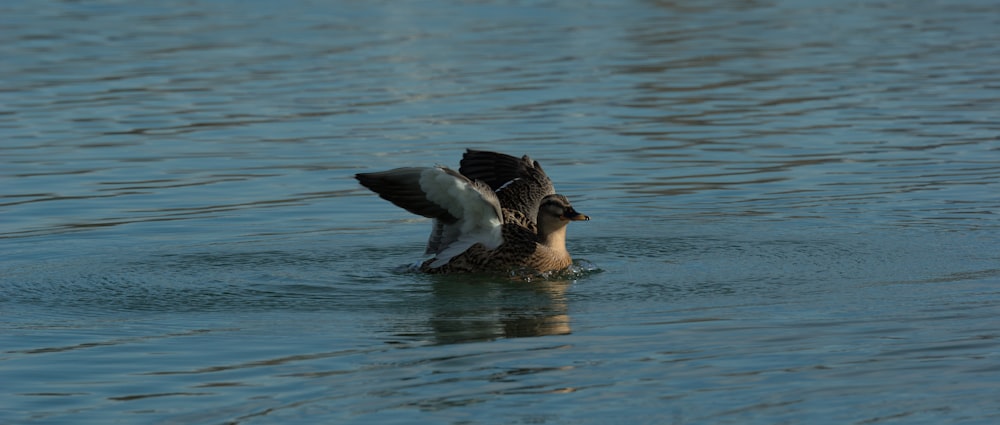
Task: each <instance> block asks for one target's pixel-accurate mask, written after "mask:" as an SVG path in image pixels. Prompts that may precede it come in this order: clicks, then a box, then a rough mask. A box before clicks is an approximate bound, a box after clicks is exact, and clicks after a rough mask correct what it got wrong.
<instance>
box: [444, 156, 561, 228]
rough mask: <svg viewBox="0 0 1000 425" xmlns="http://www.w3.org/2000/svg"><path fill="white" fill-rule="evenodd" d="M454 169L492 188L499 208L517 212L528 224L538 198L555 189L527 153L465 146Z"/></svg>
mask: <svg viewBox="0 0 1000 425" xmlns="http://www.w3.org/2000/svg"><path fill="white" fill-rule="evenodd" d="M458 170H459V172H460V173H462V175H464V176H466V177H468V178H469V179H471V180H479V181H482V182H484V183H486V184H488V185H489V186H490V188H491V189H493V190H494V191H496V194H497V198H498V199H499V200H500V206H501V207H503V208H505V209H509V210H514V211H518V212H520V213H521V214H523V215H524V216H525V217H526V218H527V219H528V220H529V222H530V224H532V225H533V224H535V217H536V216H537V215H538V204H539V203H540V202H541V201H542V198H544V197H546V196H547V195H551V194H553V193H555V192H556V190H555V187H553V185H552V180H550V179H549V176H548V175H546V174H545V171H544V170H542V166H541V165H539V164H538V162H537V161H533V160H532V159H531V158H530V157H528V156H527V155H525V156H523V157H521V158H517V157H514V156H510V155H506V154H502V153H498V152H489V151H478V150H473V149H469V150H467V151H466V152H465V154H464V155H463V156H462V162H461V163H460V167H459V169H458Z"/></svg>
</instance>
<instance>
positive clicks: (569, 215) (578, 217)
mask: <svg viewBox="0 0 1000 425" xmlns="http://www.w3.org/2000/svg"><path fill="white" fill-rule="evenodd" d="M559 218H561V219H563V220H570V221H589V220H590V217H587V216H586V215H584V214H580V213H578V212H576V210H568V211H566V212H564V213H563V215H561V216H560V217H559Z"/></svg>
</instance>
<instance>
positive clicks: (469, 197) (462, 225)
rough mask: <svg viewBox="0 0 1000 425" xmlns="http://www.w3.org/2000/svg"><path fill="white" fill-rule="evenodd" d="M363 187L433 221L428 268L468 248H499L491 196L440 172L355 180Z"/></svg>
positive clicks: (496, 208) (404, 171)
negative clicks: (431, 255) (476, 245)
mask: <svg viewBox="0 0 1000 425" xmlns="http://www.w3.org/2000/svg"><path fill="white" fill-rule="evenodd" d="M355 177H356V178H357V179H358V181H359V182H361V184H362V185H364V186H365V187H367V188H369V189H371V190H372V191H373V192H375V193H378V194H379V196H381V197H382V198H383V199H386V200H388V201H389V202H392V203H393V204H395V205H396V206H399V207H401V208H403V209H405V210H407V211H409V212H412V213H414V214H418V215H422V216H424V217H430V218H433V219H435V223H434V230H433V231H432V232H431V236H430V238H429V239H428V243H427V252H428V253H434V254H435V256H436V258H435V261H434V263H432V264H431V267H439V266H442V265H444V264H447V263H448V261H449V260H451V258H452V257H454V256H456V255H458V254H461V253H463V252H465V250H467V249H469V247H471V246H472V245H475V244H477V243H481V244H483V245H484V246H485V247H486V248H488V249H495V248H496V247H498V246H500V244H501V243H503V236H502V235H501V225H502V224H503V215H502V214H501V212H500V202H499V200H498V199H497V196H496V194H495V193H494V192H493V190H491V189H490V187H489V186H487V185H486V184H485V183H482V182H474V181H472V180H469V179H468V178H466V177H464V176H462V175H461V174H459V173H457V172H455V171H453V170H450V169H448V168H445V167H432V168H412V167H411V168H397V169H394V170H389V171H383V172H378V173H361V174H357V175H356V176H355Z"/></svg>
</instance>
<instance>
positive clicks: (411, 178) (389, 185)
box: [354, 167, 458, 224]
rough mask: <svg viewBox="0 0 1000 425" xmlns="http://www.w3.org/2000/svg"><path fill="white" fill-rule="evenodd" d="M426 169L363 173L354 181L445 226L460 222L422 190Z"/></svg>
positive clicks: (398, 205) (357, 175)
mask: <svg viewBox="0 0 1000 425" xmlns="http://www.w3.org/2000/svg"><path fill="white" fill-rule="evenodd" d="M423 171H424V168H417V167H404V168H396V169H393V170H389V171H381V172H377V173H359V174H355V175H354V178H356V179H358V181H359V182H360V183H361V185H362V186H364V187H367V188H368V189H371V191H372V192H375V193H377V194H378V196H380V197H382V199H385V200H387V201H389V202H392V203H393V204H395V205H396V206H397V207H400V208H402V209H404V210H407V211H409V212H411V213H414V214H417V215H422V216H424V217H428V218H433V219H437V220H440V221H441V222H443V223H445V224H451V223H454V222H456V221H458V218H457V217H455V216H453V215H451V213H449V212H448V210H447V209H446V208H444V207H442V206H441V205H438V204H436V203H434V202H431V201H430V200H428V199H427V196H426V194H424V191H423V190H422V189H421V188H420V173H421V172H423Z"/></svg>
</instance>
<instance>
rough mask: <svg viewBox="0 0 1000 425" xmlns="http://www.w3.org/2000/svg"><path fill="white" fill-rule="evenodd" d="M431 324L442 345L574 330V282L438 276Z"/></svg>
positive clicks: (434, 291) (562, 332) (435, 336)
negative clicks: (570, 295)
mask: <svg viewBox="0 0 1000 425" xmlns="http://www.w3.org/2000/svg"><path fill="white" fill-rule="evenodd" d="M434 279H435V281H434V283H433V287H432V288H433V295H434V297H433V300H432V301H431V318H430V321H429V322H430V326H431V329H432V331H433V333H434V340H435V341H436V342H439V343H443V344H450V343H461V342H475V341H489V340H494V339H497V338H521V337H533V336H547V335H566V334H569V333H571V328H570V318H569V314H568V308H567V303H566V290H567V289H568V288H569V286H570V285H571V284H572V281H570V280H544V281H538V282H532V283H530V284H529V283H523V282H511V281H498V280H492V281H476V282H470V281H469V280H468V279H457V278H455V277H454V276H436V277H434Z"/></svg>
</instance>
